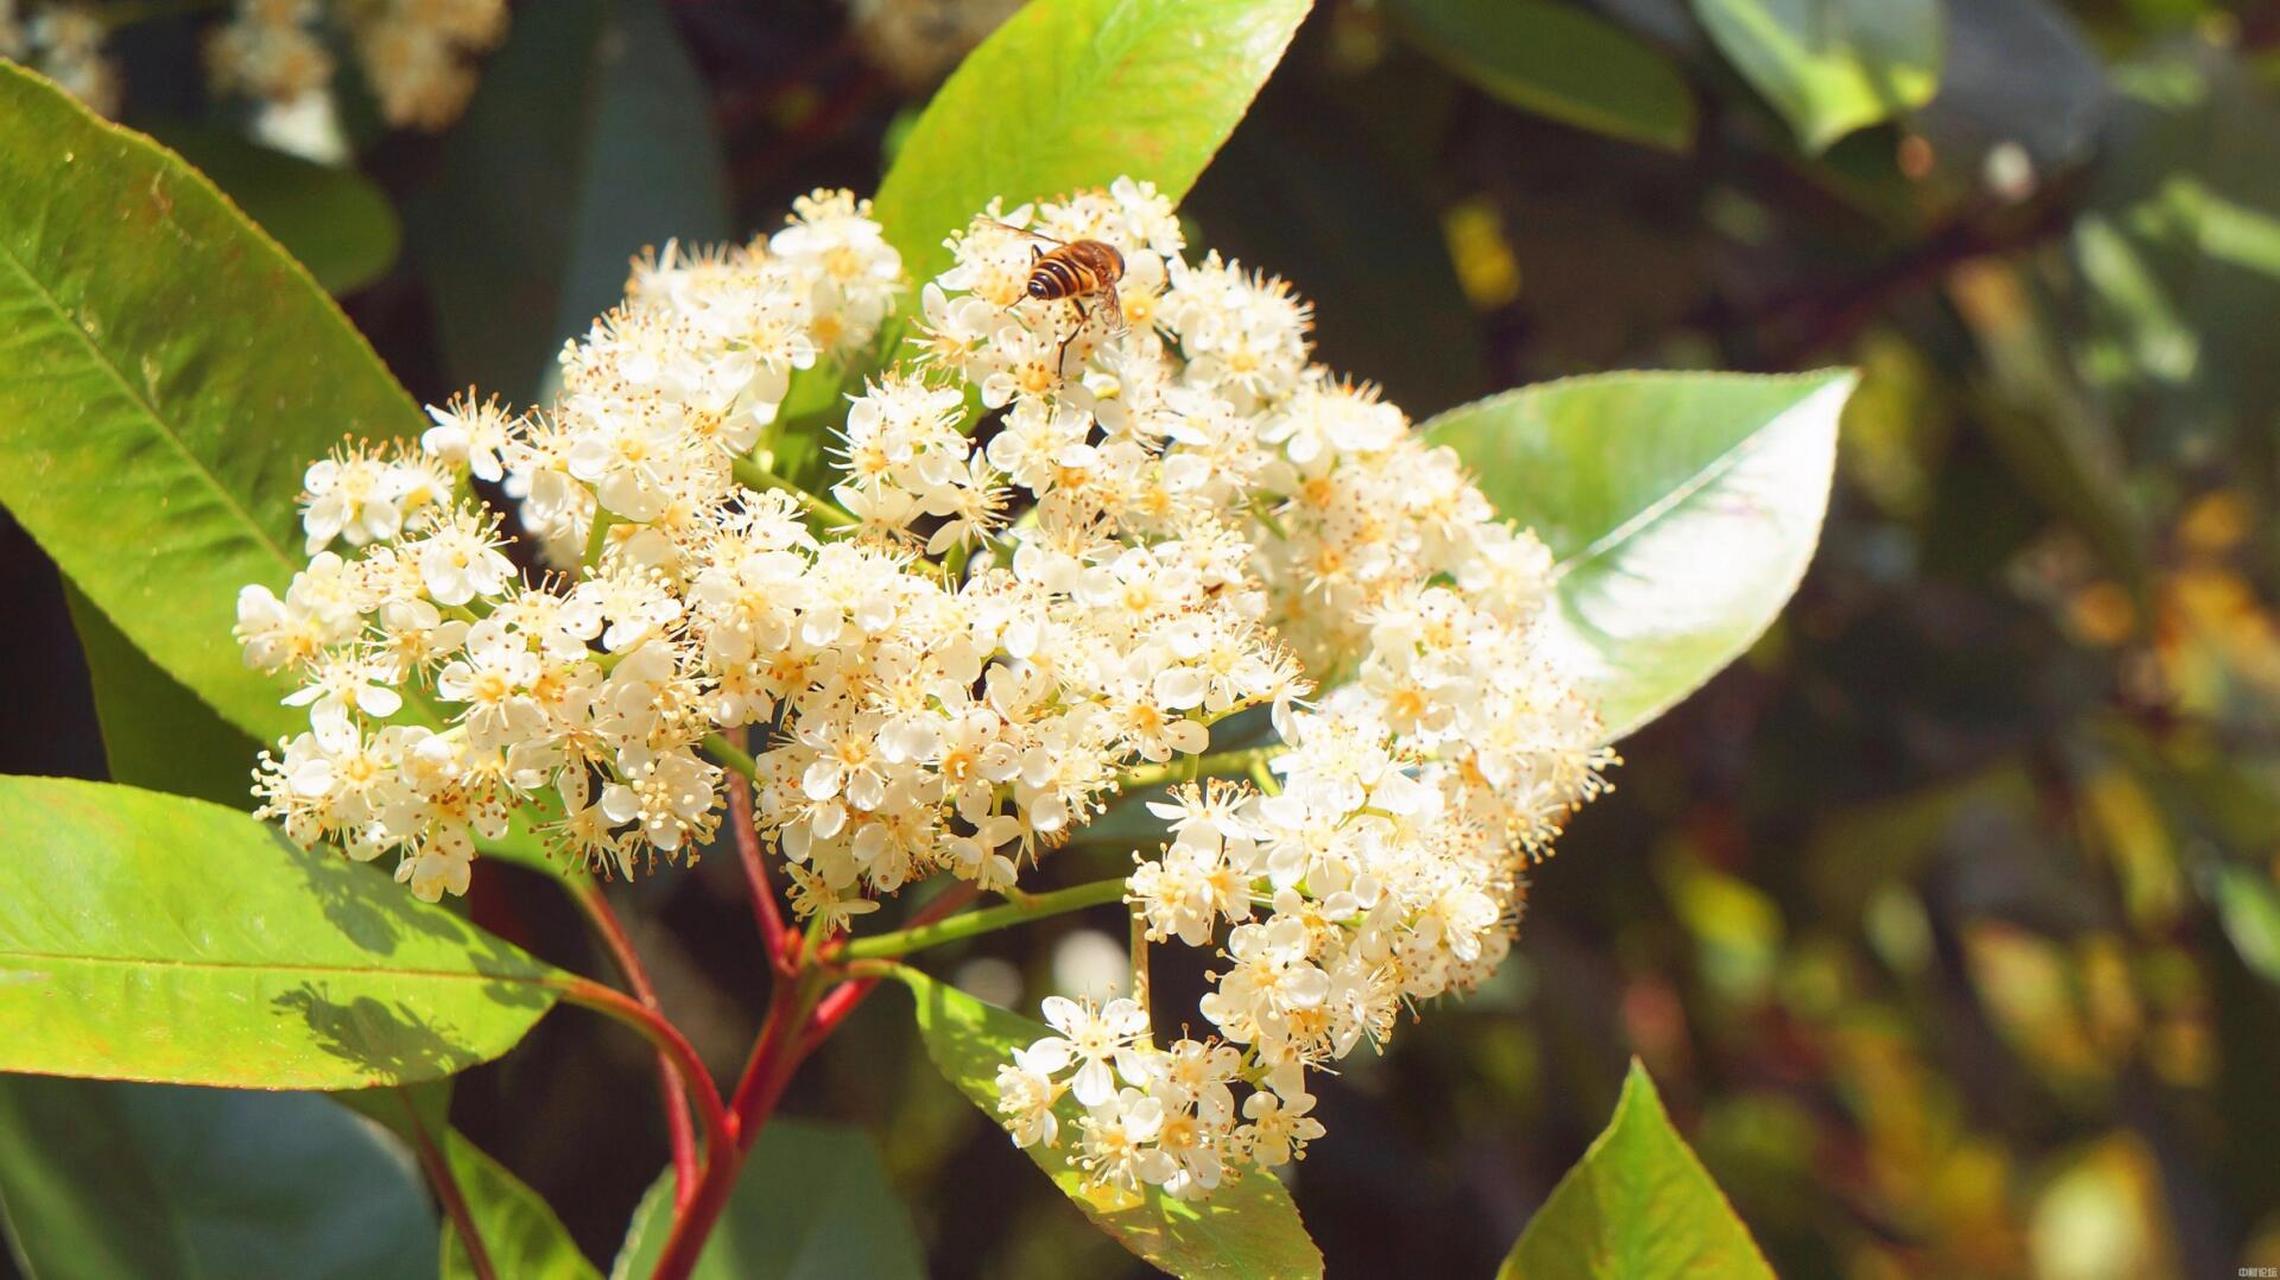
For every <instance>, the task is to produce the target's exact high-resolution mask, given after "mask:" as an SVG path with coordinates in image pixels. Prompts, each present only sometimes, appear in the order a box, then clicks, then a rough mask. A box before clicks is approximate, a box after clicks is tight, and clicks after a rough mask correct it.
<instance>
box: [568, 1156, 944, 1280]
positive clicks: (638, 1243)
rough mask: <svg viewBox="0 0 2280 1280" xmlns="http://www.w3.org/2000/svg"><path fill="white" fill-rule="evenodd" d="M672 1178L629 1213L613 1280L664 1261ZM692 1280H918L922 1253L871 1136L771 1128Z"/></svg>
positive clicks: (667, 1175)
mask: <svg viewBox="0 0 2280 1280" xmlns="http://www.w3.org/2000/svg"><path fill="white" fill-rule="evenodd" d="M673 1185H674V1183H673V1171H672V1170H671V1169H667V1170H666V1171H665V1172H664V1173H662V1174H660V1175H658V1178H657V1181H656V1182H654V1183H652V1184H650V1187H649V1193H648V1194H647V1195H644V1196H643V1197H642V1198H641V1205H640V1207H638V1208H636V1209H635V1210H634V1211H633V1225H632V1226H631V1227H630V1228H629V1229H628V1230H627V1232H626V1237H625V1244H624V1245H623V1246H622V1248H621V1249H620V1250H619V1253H618V1259H617V1263H616V1265H615V1266H613V1267H611V1268H610V1275H611V1277H612V1280H641V1277H644V1276H647V1275H648V1274H649V1273H650V1272H651V1271H652V1270H654V1269H655V1267H656V1265H657V1259H658V1258H659V1257H660V1256H661V1255H663V1253H664V1252H665V1236H666V1231H667V1229H668V1228H669V1227H670V1226H671V1225H672V1219H673ZM692 1274H693V1275H694V1276H695V1277H696V1280H835V1278H836V1277H839V1276H863V1277H866V1278H867V1280H903V1278H905V1277H908V1278H909V1280H917V1278H918V1277H922V1276H924V1275H925V1274H926V1264H925V1253H924V1251H923V1250H922V1249H920V1248H919V1244H918V1233H917V1232H916V1231H915V1230H913V1229H912V1227H911V1223H910V1212H909V1210H908V1209H906V1208H904V1206H903V1203H902V1201H901V1200H900V1199H898V1198H897V1197H896V1195H895V1192H894V1188H893V1187H892V1186H889V1185H888V1183H887V1174H886V1170H885V1169H884V1168H882V1167H881V1166H880V1164H879V1152H878V1148H877V1146H876V1145H875V1144H874V1143H873V1142H872V1141H871V1138H870V1135H868V1134H865V1133H863V1132H861V1131H860V1130H856V1129H850V1128H847V1127H845V1126H843V1125H829V1124H811V1123H809V1122H806V1121H802V1120H790V1119H783V1118H778V1119H773V1120H770V1121H769V1122H768V1127H767V1128H765V1129H762V1130H761V1131H760V1140H759V1141H758V1142H757V1143H755V1144H753V1147H752V1151H751V1153H750V1154H749V1155H747V1156H746V1157H745V1161H744V1168H743V1170H742V1171H741V1172H740V1173H739V1174H738V1176H737V1180H736V1188H735V1190H733V1191H731V1192H730V1193H729V1201H728V1208H727V1209H726V1210H724V1211H723V1212H722V1213H721V1218H720V1225H719V1226H717V1227H715V1228H714V1229H713V1233H712V1235H711V1236H710V1237H709V1238H707V1239H706V1241H705V1247H704V1252H703V1253H702V1254H701V1255H699V1256H698V1258H697V1266H696V1270H695V1271H694V1272H693V1273H692Z"/></svg>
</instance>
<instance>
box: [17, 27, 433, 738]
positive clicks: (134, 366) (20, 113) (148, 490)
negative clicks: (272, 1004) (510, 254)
mask: <svg viewBox="0 0 2280 1280" xmlns="http://www.w3.org/2000/svg"><path fill="white" fill-rule="evenodd" d="M422 422H423V419H422V417H421V415H420V413H419V410H418V409H417V407H416V406H414V405H413V404H412V402H411V401H410V400H409V399H408V398H407V397H406V396H405V395H404V393H403V391H402V390H401V389H400V388H399V387H397V385H396V383H395V381H394V380H393V379H392V378H390V377H389V376H388V372H387V370H385V369H383V368H382V367H381V365H380V362H379V360H378V359H377V358H375V357H374V356H373V354H372V350H371V348H370V347H368V346H367V345H366V344H365V342H364V339H363V338H362V337H361V336H359V335H358V334H357V332H356V330H355V329H354V328H353V327H351V326H350V325H349V323H348V321H347V319H346V318H345V317H343V316H342V315H341V314H340V311H339V310H338V308H336V307H334V305H333V304H332V301H331V300H330V299H329V298H327V297H325V295H324V293H323V291H322V290H320V289H318V288H317V286H316V283H315V282H314V281H312V280H311V279H310V278H309V276H308V273H307V272H305V271H303V270H302V269H301V268H300V267H299V266H297V265H295V264H294V262H293V261H292V259H290V258H289V257H287V256H286V255H285V253H284V251H282V250H281V249H279V248H278V247H277V245H276V244H275V243H274V242H273V241H271V240H270V239H269V237H268V236H266V235H264V234H262V233H261V232H260V231H259V230H258V229H256V228H255V227H254V226H253V225H252V224H251V223H250V222H248V221H246V219H245V218H244V217H243V216H242V215H241V214H239V213H238V211H237V210H236V209H235V208H233V207H231V205H230V204H229V202H228V201H227V200H225V199H223V198H222V196H221V195H220V194H219V193H218V192H216V191H215V190H214V187H213V185H212V184H211V183H209V182H208V181H206V179H205V178H203V177H201V176H199V174H198V173H197V172H196V171H194V170H192V169H191V168H189V167H188V166H187V165H184V164H183V163H182V162H181V161H179V160H177V159H175V158H174V157H173V156H171V155H169V154H168V153H166V152H165V151H163V150H161V149H159V148H158V147H157V146H155V145H153V144H152V143H150V142H149V141H148V140H147V139H145V138H143V137H142V136H141V135H139V134H135V133H131V132H128V131H127V130H124V129H120V128H117V127H115V126H112V125H110V124H107V123H105V122H103V121H102V120H100V119H97V118H96V117H95V116H93V115H90V114H89V113H88V112H87V111H86V110H85V109H84V108H82V107H80V106H79V104H77V103H76V102H74V101H72V100H71V99H70V98H69V97H67V96H65V95H64V94H63V93H62V92H61V91H59V90H57V89H56V88H55V87H54V86H53V85H51V84H49V83H48V82H46V81H44V80H42V79H40V78H38V77H37V76H34V75H32V74H30V73H29V72H26V71H23V70H21V69H19V68H17V67H15V66H12V65H5V64H0V504H4V505H6V506H7V508H8V510H9V511H10V512H11V513H12V514H14V515H15V517H16V519H17V520H18V521H20V522H21V523H22V524H23V525H24V527H25V528H26V529H28V530H29V531H30V532H31V534H32V536H33V537H35V538H36V539H38V540H39V543H40V545H41V547H42V548H44V549H45V550H46V551H47V553H48V554H49V555H50V556H51V557H53V558H54V560H55V562H56V563H57V564H58V565H59V566H61V568H62V569H63V571H64V573H65V574H66V575H68V576H69V577H70V578H71V580H72V581H73V582H74V583H75V584H76V585H77V586H78V587H79V588H80V589H81V590H82V591H84V592H85V593H86V594H87V596H88V598H89V599H91V600H93V601H94V602H95V604H96V605H97V606H98V607H99V608H101V609H102V611H103V613H104V615H105V616H107V617H108V618H110V619H111V620H112V622H114V623H115V624H116V625H117V626H118V627H119V629H120V630H121V631H122V632H124V633H125V634H126V636H127V638H128V639H130V640H132V641H133V642H134V643H135V646H136V647H137V648H139V649H141V650H142V651H143V652H144V653H147V654H149V655H150V657H151V659H152V661H154V662H155V663H157V665H158V666H159V667H160V668H161V669H162V670H164V671H165V672H166V673H167V674H168V675H170V676H172V677H173V678H174V679H175V680H177V681H179V682H180V683H181V684H182V685H184V686H185V687H187V688H189V689H192V690H194V691H196V692H197V694H198V695H199V696H200V697H202V698H204V699H205V700H206V701H207V702H208V703H209V704H210V705H212V706H213V707H214V708H215V709H216V710H218V711H220V712H221V713H222V715H223V716H224V717H225V718H226V719H228V720H229V721H230V722H231V723H233V724H235V725H237V726H239V727H240V728H242V729H245V730H246V731H247V732H249V733H251V734H253V735H254V736H255V737H256V738H261V739H268V738H272V737H275V736H276V735H278V734H279V733H283V732H286V731H288V730H290V729H292V728H294V727H296V724H297V722H303V721H305V717H304V716H303V715H302V714H301V713H298V712H295V711H293V710H292V709H290V708H285V707H280V706H279V705H278V698H279V696H280V694H281V691H280V690H279V689H278V688H277V686H276V685H275V684H274V683H272V682H271V681H270V680H269V679H268V678H267V677H265V676H262V675H261V674H259V673H258V672H254V671H251V670H248V669H247V668H246V666H245V664H244V663H243V662H242V661H241V660H240V658H239V656H238V648H237V643H236V642H235V641H234V640H232V639H231V638H230V628H231V626H232V625H233V624H234V623H235V621H236V616H237V615H236V605H235V600H236V596H237V592H238V588H239V587H241V586H243V585H244V584H246V583H249V582H261V583H266V584H268V585H269V586H271V587H272V588H274V589H277V590H280V591H281V590H282V589H283V588H284V586H285V584H286V582H287V581H288V580H289V579H290V578H291V576H292V574H293V572H294V570H296V569H297V568H299V567H300V566H301V565H302V564H304V563H305V562H306V557H305V556H303V555H302V554H301V535H300V529H299V518H298V515H297V513H296V512H295V510H294V498H295V496H296V495H297V494H298V493H299V492H300V488H301V474H302V472H303V470H304V469H305V468H306V467H307V466H308V463H309V461H310V460H311V459H312V458H314V457H316V456H317V455H319V454H322V453H323V452H324V451H325V449H326V448H327V447H328V446H329V445H331V444H332V443H334V442H336V441H337V440H339V439H340V437H341V436H342V435H343V434H344V433H345V434H352V435H358V436H365V437H381V436H390V435H400V434H406V433H410V432H414V431H416V430H418V429H419V427H420V425H421V423H422Z"/></svg>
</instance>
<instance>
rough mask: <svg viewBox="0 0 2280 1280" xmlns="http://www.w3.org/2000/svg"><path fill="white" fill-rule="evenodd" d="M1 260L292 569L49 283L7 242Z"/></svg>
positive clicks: (2, 246) (288, 560)
mask: <svg viewBox="0 0 2280 1280" xmlns="http://www.w3.org/2000/svg"><path fill="white" fill-rule="evenodd" d="M0 258H6V259H7V260H8V265H9V266H11V267H13V268H14V269H15V272H16V274H17V276H18V277H20V278H21V279H22V280H23V282H24V283H25V284H26V285H27V286H29V287H30V289H31V291H32V293H33V294H34V296H36V297H37V298H38V300H39V301H41V302H43V303H45V304H46V306H47V308H48V310H49V311H50V312H51V313H52V314H53V316H54V319H55V320H56V321H57V322H58V323H60V324H61V325H62V327H63V328H64V329H65V330H67V331H69V332H70V333H71V334H72V336H74V337H76V338H78V339H79V343H80V345H81V346H83V347H85V348H86V349H87V351H88V353H89V354H90V356H91V357H92V358H93V360H94V363H95V364H97V365H98V366H100V367H101V368H102V370H103V371H104V372H105V373H107V374H109V375H110V377H111V381H112V382H113V383H115V384H117V386H118V388H119V390H120V391H121V392H123V393H125V395H126V397H127V398H128V400H130V401H132V402H133V403H134V404H135V406H136V407H137V408H139V409H141V410H142V413H143V416H144V417H145V418H147V419H148V420H149V421H150V423H151V425H152V426H154V427H156V428H157V430H158V434H159V435H160V436H161V437H163V438H164V439H165V440H166V442H167V443H168V444H170V445H172V446H174V449H175V451H176V452H177V453H179V454H181V455H182V458H183V460H184V461H185V462H187V463H189V464H190V470H191V471H192V472H193V473H194V474H195V475H196V476H197V477H198V478H199V479H200V480H202V481H204V482H205V484H206V487H207V488H209V489H212V490H213V491H214V495H215V496H216V497H218V498H220V499H221V501H222V505H223V506H224V507H226V508H228V509H229V511H230V513H231V514H232V515H234V516H236V517H237V518H238V520H239V521H241V522H242V523H243V524H244V525H245V526H246V527H247V528H248V529H250V530H252V531H253V536H254V540H255V541H256V542H258V543H259V544H260V545H261V547H262V549H263V550H265V551H267V552H268V553H269V554H270V555H271V556H272V557H273V558H275V559H276V561H277V563H278V566H279V567H280V568H284V569H291V568H292V567H293V560H292V557H290V556H288V555H287V554H286V553H285V548H284V547H282V546H280V545H278V543H277V541H276V540H275V539H274V538H272V537H270V536H269V531H268V530H267V529H265V528H263V527H262V525H261V522H260V521H258V520H256V519H254V518H253V513H252V512H251V511H249V510H247V509H246V507H245V504H243V503H242V502H240V501H238V497H237V495H236V494H234V493H232V492H231V491H230V489H229V486H227V485H225V484H223V483H222V481H221V477H219V476H217V475H215V474H214V473H213V471H212V469H211V468H209V467H208V466H207V465H206V462H205V460H204V459H202V458H200V457H199V456H198V454H197V453H196V452H195V451H194V450H192V449H191V448H190V443H189V441H187V440H184V439H183V438H182V436H181V434H180V432H178V431H177V430H175V428H174V425H173V423H172V421H171V420H170V419H169V418H168V417H167V416H166V415H165V414H164V413H161V412H160V411H159V408H158V406H157V404H155V403H154V402H153V401H152V400H151V399H150V398H149V397H148V396H146V395H144V394H143V393H142V392H141V391H140V390H138V389H137V388H136V387H135V385H134V383H133V382H132V381H130V380H129V379H128V377H127V375H126V371H125V370H123V369H121V368H120V367H119V365H118V362H117V361H115V360H113V359H112V358H111V353H110V352H109V351H106V350H105V349H104V348H103V346H102V344H101V343H98V342H96V341H95V339H94V338H93V337H92V336H91V335H89V334H88V332H87V330H86V329H85V328H84V327H82V326H81V325H79V324H77V323H75V322H74V313H73V312H72V311H71V309H70V308H68V307H66V306H65V305H64V304H63V300H62V299H61V298H58V297H57V296H56V295H55V292H54V291H53V290H51V289H49V288H48V287H47V284H46V282H44V281H42V280H41V279H40V278H39V277H38V276H37V275H35V274H33V272H32V269H31V267H30V266H28V265H26V263H25V262H24V260H23V259H22V258H21V257H19V256H18V255H17V253H16V250H15V247H14V246H13V245H11V244H9V243H8V242H7V241H5V240H0Z"/></svg>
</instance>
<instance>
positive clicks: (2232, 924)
mask: <svg viewBox="0 0 2280 1280" xmlns="http://www.w3.org/2000/svg"><path fill="white" fill-rule="evenodd" d="M2214 887H2215V889H2216V895H2215V896H2216V901H2217V915H2218V918H2219V919H2220V920H2222V921H2223V922H2224V927H2225V936H2226V937H2228V938H2230V939H2232V944H2233V950H2235V951H2238V952H2239V953H2240V958H2241V960H2242V961H2243V962H2245V963H2246V964H2247V965H2248V967H2249V968H2251V969H2253V970H2255V971H2256V972H2257V973H2259V974H2261V975H2263V976H2264V977H2265V978H2267V979H2270V980H2271V981H2273V982H2280V893H2275V892H2274V891H2273V888H2272V877H2270V876H2268V875H2264V874H2262V873H2260V872H2256V871H2251V870H2249V869H2248V868H2246V867H2238V866H2232V865H2229V864H2228V865H2225V866H2220V867H2218V868H2217V869H2216V871H2215V874H2214Z"/></svg>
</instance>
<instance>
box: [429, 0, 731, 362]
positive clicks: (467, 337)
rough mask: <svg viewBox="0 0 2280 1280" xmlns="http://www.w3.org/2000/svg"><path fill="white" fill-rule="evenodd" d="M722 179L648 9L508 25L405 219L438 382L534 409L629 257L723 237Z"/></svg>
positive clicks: (691, 92) (705, 113)
mask: <svg viewBox="0 0 2280 1280" xmlns="http://www.w3.org/2000/svg"><path fill="white" fill-rule="evenodd" d="M721 165H722V161H721V152H720V143H719V140H718V138H717V137H716V135H715V131H714V128H713V118H712V112H711V110H710V107H709V103H708V100H707V97H706V93H705V88H704V81H703V79H702V77H700V76H699V75H698V74H697V71H696V68H695V67H693V66H691V65H690V63H689V58H688V54H687V51H686V50H684V49H683V48H682V46H681V43H680V37H679V35H678V34H677V33H676V32H675V30H674V28H673V21H672V17H671V15H670V14H669V13H667V12H666V8H665V6H664V5H663V4H662V3H660V2H659V0H547V3H545V4H539V5H531V6H528V7H527V12H521V13H518V14H516V16H515V24H514V28H513V29H512V30H511V31H510V32H509V33H508V36H507V43H506V45H505V47H504V48H502V49H500V50H499V52H498V53H497V54H496V55H495V56H494V57H492V58H491V59H490V60H489V62H488V63H487V65H486V66H485V67H484V69H483V83H482V86H481V88H479V89H478V90H477V91H476V94H475V99H474V101H473V102H472V103H471V104H469V107H468V112H467V116H466V118H465V119H463V120H462V121H460V123H459V124H458V126H457V127H455V128H454V129H453V130H452V133H451V138H450V141H449V142H448V143H447V144H446V148H445V153H444V163H443V171H442V174H441V175H440V178H439V181H438V183H437V185H436V187H435V189H434V190H432V191H429V192H424V193H422V194H421V196H420V197H419V198H418V199H416V200H415V201H414V202H413V203H412V204H411V205H410V207H409V209H408V210H407V216H408V217H409V219H410V223H411V237H412V253H413V256H414V257H415V258H416V259H417V260H418V262H419V264H420V267H421V270H422V273H423V274H424V275H425V276H426V278H427V283H428V289H429V292H430V293H431V294H432V295H433V297H434V298H435V302H436V319H437V322H438V327H439V329H440V331H441V333H442V337H443V348H444V357H445V361H446V363H447V365H448V366H449V368H450V370H451V374H452V376H453V377H454V378H455V379H458V380H460V381H463V382H472V383H475V384H477V385H479V386H481V387H483V388H484V389H485V390H491V391H498V392H502V393H504V394H506V395H508V396H511V397H514V398H517V399H524V400H528V399H532V398H534V397H535V396H536V394H537V392H538V389H539V382H540V379H541V377H542V376H543V375H544V374H545V373H546V371H547V369H548V368H549V367H550V365H551V364H552V362H553V359H554V356H555V353H556V352H557V351H559V350H560V349H561V345H562V340H563V339H564V338H566V337H570V336H572V335H573V334H578V333H583V332H584V331H585V329H586V327H587V326H588V325H589V324H591V323H592V322H593V319H594V317H595V316H596V315H598V314H600V313H601V312H602V311H604V310H607V309H608V308H609V307H610V306H611V305H612V304H613V303H615V302H616V301H617V300H618V299H619V298H620V297H621V296H623V294H624V292H625V279H626V264H627V261H628V260H629V259H630V258H631V257H632V256H633V255H634V254H635V253H638V252H639V251H640V250H641V248H642V247H643V246H644V245H662V244H664V243H665V241H666V240H667V239H669V238H671V237H674V236H679V237H681V238H682V239H683V240H685V241H687V240H697V241H710V240H719V239H722V238H725V237H726V236H727V235H728V233H729V231H730V224H729V218H728V209H727V195H726V192H725V190H724V188H723V185H722V180H721Z"/></svg>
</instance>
